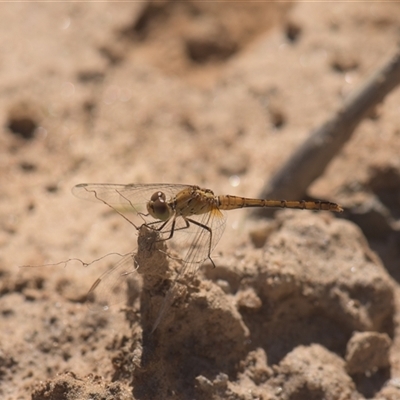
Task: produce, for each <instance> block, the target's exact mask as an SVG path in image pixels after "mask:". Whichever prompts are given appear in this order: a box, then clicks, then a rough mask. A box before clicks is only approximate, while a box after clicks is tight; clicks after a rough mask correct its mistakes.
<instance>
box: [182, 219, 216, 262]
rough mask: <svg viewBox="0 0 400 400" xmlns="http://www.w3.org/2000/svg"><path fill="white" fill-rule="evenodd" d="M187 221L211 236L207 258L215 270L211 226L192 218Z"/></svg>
mask: <svg viewBox="0 0 400 400" xmlns="http://www.w3.org/2000/svg"><path fill="white" fill-rule="evenodd" d="M185 221H186V222H187V221H189V222H191V223H192V224H195V225H197V226H199V227H200V228H203V229H205V230H206V231H207V232H208V233H209V234H210V239H209V243H208V255H207V258H208V259H209V260H210V261H211V264H212V265H213V267H214V268H215V263H214V261H213V259H212V258H211V246H212V229H211V228H210V227H209V226H207V225H204V224H201V223H200V222H197V221H195V220H193V219H190V218H185Z"/></svg>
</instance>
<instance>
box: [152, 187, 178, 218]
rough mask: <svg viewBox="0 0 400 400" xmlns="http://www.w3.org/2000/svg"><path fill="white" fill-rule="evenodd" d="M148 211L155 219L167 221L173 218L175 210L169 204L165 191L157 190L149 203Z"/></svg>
mask: <svg viewBox="0 0 400 400" xmlns="http://www.w3.org/2000/svg"><path fill="white" fill-rule="evenodd" d="M147 211H148V213H149V214H150V215H151V216H152V217H153V218H155V219H159V220H161V221H167V220H168V219H170V218H171V216H172V214H173V211H172V208H171V206H170V205H169V204H168V202H167V199H166V197H165V194H164V193H163V192H155V193H154V194H153V195H152V196H151V198H150V201H149V202H148V203H147Z"/></svg>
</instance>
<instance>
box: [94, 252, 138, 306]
mask: <svg viewBox="0 0 400 400" xmlns="http://www.w3.org/2000/svg"><path fill="white" fill-rule="evenodd" d="M137 268H138V265H137V264H136V261H135V253H129V254H126V255H125V256H123V258H122V259H121V260H120V261H119V262H118V263H116V264H115V265H114V266H113V267H112V268H111V269H109V270H108V271H106V272H104V273H103V274H102V275H101V276H100V277H99V278H98V279H97V280H96V281H95V282H94V283H93V285H92V287H91V288H90V290H89V292H88V294H87V300H88V307H89V309H90V310H92V311H95V312H98V311H105V310H108V309H109V308H110V307H111V306H114V305H116V304H119V303H124V302H125V303H127V301H128V299H129V294H130V293H129V280H130V279H135V277H136V270H137Z"/></svg>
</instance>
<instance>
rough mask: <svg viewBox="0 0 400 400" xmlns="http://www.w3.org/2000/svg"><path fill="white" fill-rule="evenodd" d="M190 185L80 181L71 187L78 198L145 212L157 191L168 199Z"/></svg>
mask: <svg viewBox="0 0 400 400" xmlns="http://www.w3.org/2000/svg"><path fill="white" fill-rule="evenodd" d="M188 187H190V185H179V184H170V183H153V184H135V183H131V184H127V185H118V184H108V183H81V184H79V185H76V186H74V187H73V188H72V193H73V194H74V195H75V196H76V197H79V198H80V199H85V200H91V201H102V202H103V203H105V204H107V205H108V206H109V207H112V208H114V207H115V208H117V209H120V208H121V207H122V208H124V207H126V208H131V211H134V212H145V211H146V204H147V202H148V201H149V200H150V197H151V196H152V195H153V194H154V193H155V192H157V191H161V192H164V193H165V194H166V196H167V199H168V200H171V199H173V198H174V197H175V196H176V194H177V193H178V192H180V191H181V190H183V189H186V188H188Z"/></svg>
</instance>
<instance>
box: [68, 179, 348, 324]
mask: <svg viewBox="0 0 400 400" xmlns="http://www.w3.org/2000/svg"><path fill="white" fill-rule="evenodd" d="M72 193H73V194H74V195H75V196H77V197H79V198H83V199H88V200H95V201H101V202H103V203H104V204H105V205H107V206H108V207H110V208H112V209H113V210H115V211H116V212H117V213H118V214H120V215H121V216H122V217H123V218H124V219H126V220H127V221H128V222H129V223H130V224H132V225H133V226H134V227H135V228H136V229H137V230H139V229H140V226H142V225H146V226H147V227H148V228H150V229H154V230H156V231H157V233H158V239H157V240H162V241H164V240H165V241H169V240H171V242H172V241H175V240H176V241H177V243H179V244H180V247H181V248H184V249H185V250H184V251H185V253H184V255H183V257H182V258H181V264H182V267H181V269H180V271H179V273H178V275H177V277H176V278H175V282H176V281H177V280H178V279H179V278H180V277H181V276H183V275H189V276H192V275H194V274H195V273H196V271H197V269H198V268H199V267H200V265H201V264H203V263H204V262H205V261H206V260H207V259H208V260H210V262H211V263H212V264H213V265H214V266H215V264H214V262H213V260H212V258H211V253H212V251H213V250H214V248H215V246H216V245H217V243H218V242H219V240H220V238H221V236H222V234H223V232H224V229H225V226H226V211H229V210H235V209H239V208H250V207H268V208H270V207H274V208H277V207H278V208H292V209H301V210H315V211H321V210H324V211H333V212H342V211H343V209H342V207H341V206H340V205H338V204H336V203H331V202H328V201H306V200H301V201H296V200H268V199H256V198H246V197H239V196H232V195H215V194H214V192H213V191H212V190H210V189H204V188H200V187H199V186H194V185H185V184H166V183H156V184H96V183H94V184H93V183H81V184H78V185H76V186H74V187H73V189H72ZM127 212H128V213H129V212H133V213H134V215H136V216H137V217H140V220H141V221H140V220H139V222H136V223H135V222H133V220H132V218H129V217H128V216H127V215H126V214H127ZM176 238H177V239H176ZM172 239H174V240H172ZM139 267H140V266H139V265H137V263H136V262H135V257H134V254H133V253H131V254H128V255H126V256H125V257H123V258H122V259H121V260H120V262H118V263H117V264H116V265H115V266H114V267H113V268H111V269H110V270H108V271H106V272H105V273H104V274H103V275H102V276H100V278H98V279H97V280H96V282H95V283H94V284H93V286H92V287H91V289H90V290H89V293H90V294H92V293H93V292H96V293H97V292H98V293H99V294H101V297H103V298H104V299H105V304H106V305H105V308H108V307H109V306H110V305H111V299H110V300H109V299H108V297H110V298H111V293H112V292H119V293H120V292H121V288H120V287H119V286H120V284H121V283H122V282H123V281H124V280H126V279H127V277H128V276H130V275H131V274H132V273H134V272H135V271H136V270H137V269H138V268H139ZM173 286H174V285H172V287H173ZM170 290H171V289H170ZM162 308H163V309H165V308H166V306H165V304H164V306H163V307H162ZM164 312H165V310H164ZM160 318H161V317H160V316H159V317H158V318H157V320H160ZM157 324H158V323H157ZM154 329H155V328H153V331H154Z"/></svg>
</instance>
